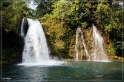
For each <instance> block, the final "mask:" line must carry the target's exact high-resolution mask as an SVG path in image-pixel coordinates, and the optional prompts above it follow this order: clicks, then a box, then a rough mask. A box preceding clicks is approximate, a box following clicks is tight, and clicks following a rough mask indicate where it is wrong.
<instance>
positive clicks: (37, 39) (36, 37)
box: [21, 18, 49, 63]
mask: <svg viewBox="0 0 124 82" xmlns="http://www.w3.org/2000/svg"><path fill="white" fill-rule="evenodd" d="M27 21H28V25H29V29H28V31H27V35H26V36H25V37H24V44H25V45H24V50H23V53H22V59H23V63H33V62H41V60H49V52H48V47H47V43H46V38H45V35H44V31H43V29H42V26H41V25H40V22H39V21H36V20H33V19H29V18H27ZM22 22H23V21H22ZM22 26H23V25H22ZM21 29H23V28H22V27H21ZM21 31H22V30H21ZM22 34H24V33H23V31H22Z"/></svg>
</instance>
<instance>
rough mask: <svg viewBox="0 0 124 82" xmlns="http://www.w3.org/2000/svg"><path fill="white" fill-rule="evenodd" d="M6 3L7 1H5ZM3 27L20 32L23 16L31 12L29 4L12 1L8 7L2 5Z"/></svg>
mask: <svg viewBox="0 0 124 82" xmlns="http://www.w3.org/2000/svg"><path fill="white" fill-rule="evenodd" d="M4 4H5V2H4ZM1 11H2V22H3V23H2V27H3V28H5V29H7V30H8V31H10V30H14V31H15V32H16V33H18V28H19V27H20V21H21V19H22V18H23V17H25V16H26V15H28V14H29V9H28V8H27V5H26V4H25V3H23V2H20V1H17V2H10V4H9V5H8V6H7V7H6V6H4V5H2V10H1Z"/></svg>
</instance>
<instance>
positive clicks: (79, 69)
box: [2, 61, 124, 82]
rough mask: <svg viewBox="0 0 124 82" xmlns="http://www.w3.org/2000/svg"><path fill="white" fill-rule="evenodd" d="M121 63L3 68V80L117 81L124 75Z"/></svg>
mask: <svg viewBox="0 0 124 82" xmlns="http://www.w3.org/2000/svg"><path fill="white" fill-rule="evenodd" d="M122 66H123V63H121V62H86V61H79V62H68V63H65V64H61V65H58V66H57V65H55V66H44V65H42V66H18V65H9V66H3V69H2V78H11V80H19V81H22V82H23V81H29V82H36V81H46V80H49V81H58V82H59V81H60V80H61V81H108V82H110V81H116V82H119V81H120V82H121V81H122V80H123V78H122V75H123V74H124V72H123V69H122Z"/></svg>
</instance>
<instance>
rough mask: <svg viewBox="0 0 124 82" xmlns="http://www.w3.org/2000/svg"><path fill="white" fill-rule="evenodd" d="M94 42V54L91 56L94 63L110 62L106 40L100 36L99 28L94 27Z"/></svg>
mask: <svg viewBox="0 0 124 82" xmlns="http://www.w3.org/2000/svg"><path fill="white" fill-rule="evenodd" d="M92 28H93V36H92V38H93V41H92V47H93V53H92V54H91V56H92V60H93V61H108V56H107V53H106V49H105V47H104V40H103V38H102V37H101V36H100V34H99V31H98V30H97V28H96V27H95V26H94V25H93V26H92Z"/></svg>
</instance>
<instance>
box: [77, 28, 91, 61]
mask: <svg viewBox="0 0 124 82" xmlns="http://www.w3.org/2000/svg"><path fill="white" fill-rule="evenodd" d="M82 48H84V52H85V53H84V54H82V52H83V50H82ZM79 50H80V52H81V53H80V57H79ZM75 54H76V55H75V60H79V58H80V59H81V60H82V59H85V60H89V59H90V56H89V53H88V50H87V48H86V44H85V40H84V37H83V33H82V31H81V28H80V27H78V28H77V30H76V42H75Z"/></svg>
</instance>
